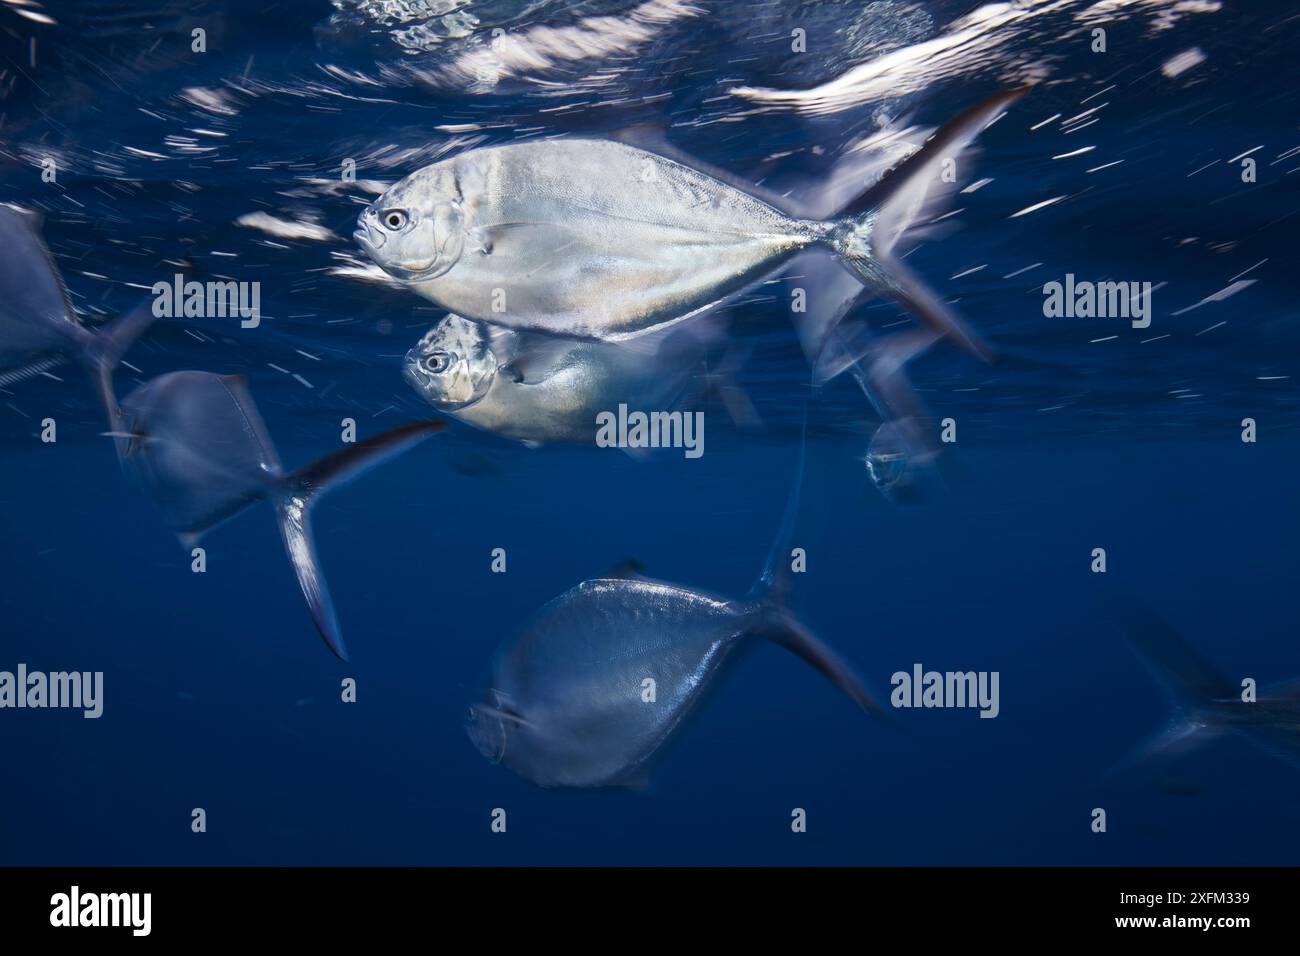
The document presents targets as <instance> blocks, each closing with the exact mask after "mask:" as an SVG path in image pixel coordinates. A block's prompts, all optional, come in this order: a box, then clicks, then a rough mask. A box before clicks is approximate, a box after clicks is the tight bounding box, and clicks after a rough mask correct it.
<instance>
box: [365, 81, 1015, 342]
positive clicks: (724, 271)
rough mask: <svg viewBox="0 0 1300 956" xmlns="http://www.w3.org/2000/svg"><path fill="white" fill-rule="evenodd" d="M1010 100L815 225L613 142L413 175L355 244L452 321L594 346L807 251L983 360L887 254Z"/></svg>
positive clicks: (475, 159) (505, 155)
mask: <svg viewBox="0 0 1300 956" xmlns="http://www.w3.org/2000/svg"><path fill="white" fill-rule="evenodd" d="M1022 92H1023V91H1021V90H1016V91H1013V92H1008V93H1002V94H999V95H998V96H995V97H993V98H992V99H990V100H988V101H986V102H985V103H983V104H981V105H979V106H977V107H975V108H973V109H971V110H969V111H967V112H966V113H964V114H963V115H962V116H960V117H958V118H957V119H956V120H954V121H952V122H951V123H949V124H948V125H947V126H945V127H943V128H942V129H940V130H939V131H938V132H937V133H936V134H935V136H934V137H933V138H932V139H931V140H930V141H929V142H928V143H927V144H926V145H925V146H924V147H923V148H922V149H920V150H919V151H918V152H917V153H915V154H914V155H912V156H911V157H909V158H908V159H906V160H904V161H903V162H902V163H901V164H900V165H899V166H898V167H897V168H895V169H894V170H893V171H892V172H891V173H890V174H888V175H886V176H885V177H884V178H882V179H881V180H880V181H879V182H877V183H875V184H874V185H872V186H871V187H869V188H868V189H867V190H866V191H865V192H863V193H862V194H860V195H859V196H858V197H857V198H856V199H854V200H853V201H851V202H849V203H848V205H847V206H845V207H844V208H842V209H840V210H839V212H838V214H837V215H835V216H832V217H831V218H828V219H811V218H803V217H800V216H797V215H792V214H791V213H790V212H788V211H785V210H782V209H780V208H778V207H777V206H776V205H773V204H772V203H770V202H767V201H764V200H763V199H760V198H758V197H757V196H756V195H753V194H752V192H750V191H747V190H743V189H739V188H736V187H734V186H731V185H728V184H727V183H725V182H723V181H722V180H720V179H718V178H716V177H714V176H710V175H708V174H706V173H704V172H701V171H699V170H697V169H694V168H692V167H691V166H688V165H683V164H681V163H678V162H675V161H673V160H670V159H667V158H665V157H663V156H660V155H657V154H655V153H652V152H647V151H645V150H642V149H638V148H636V147H633V146H629V145H625V144H623V143H619V142H609V141H602V140H576V139H553V140H540V141H536V142H522V143H511V144H507V145H503V146H492V147H485V148H478V149H472V150H469V151H467V152H464V153H461V154H460V155H457V156H454V157H452V158H450V159H446V160H442V161H440V162H437V163H434V164H432V165H430V166H426V167H424V168H423V169H421V170H419V171H417V172H415V173H412V174H411V175H410V176H408V177H406V178H405V179H404V180H402V181H401V182H399V183H398V184H397V185H395V186H393V187H392V188H391V189H389V190H388V191H387V192H386V193H384V195H382V196H381V197H379V199H377V200H375V202H373V203H372V204H371V205H370V206H369V207H368V208H367V209H366V210H365V211H364V212H363V213H362V214H361V216H360V218H359V220H358V228H357V230H356V232H355V233H354V236H355V238H356V240H357V242H358V243H359V244H360V245H361V247H362V248H363V249H364V250H365V252H366V253H367V254H368V255H369V256H370V258H371V259H373V260H374V261H375V263H376V264H378V265H379V266H380V267H381V268H383V269H384V270H385V271H387V272H388V273H389V274H390V275H392V276H394V277H396V278H398V279H400V280H402V281H403V282H405V283H406V284H407V285H409V286H410V288H411V289H412V290H413V291H415V292H417V293H418V294H420V295H422V296H424V297H425V298H427V299H430V300H431V301H433V302H435V303H437V304H438V305H440V306H442V307H444V308H446V309H448V310H450V311H452V312H454V313H456V314H458V315H462V316H464V317H466V318H468V319H473V320H477V321H481V322H489V323H493V324H496V325H504V326H508V327H511V328H517V329H533V330H536V331H541V332H548V333H551V334H554V335H561V336H567V337H570V338H591V339H600V340H605V341H619V340H622V339H626V338H629V337H631V336H635V335H638V334H640V333H642V332H644V331H646V330H647V329H653V328H656V327H659V326H662V325H666V324H669V323H673V322H678V321H681V320H683V319H687V318H690V317H692V316H694V315H698V314H700V313H702V312H705V311H707V310H709V309H711V308H712V307H714V306H716V305H717V304H718V303H720V302H721V301H722V300H724V299H726V298H728V297H729V296H732V295H733V294H735V293H737V292H740V291H741V290H743V289H745V288H746V287H748V286H750V285H751V284H753V283H754V282H756V281H758V280H759V279H762V278H763V277H764V276H766V275H768V274H769V273H771V272H773V271H775V270H776V269H777V268H778V267H780V266H782V265H783V264H784V263H786V262H787V261H788V260H789V259H790V258H792V257H793V256H795V255H796V254H798V253H799V252H801V251H805V250H810V249H813V248H820V249H822V250H825V251H828V252H830V253H832V254H834V255H836V256H837V257H838V258H839V261H840V262H842V263H843V264H844V265H845V266H846V267H847V268H848V269H849V270H851V271H852V272H853V273H854V274H856V275H857V276H858V278H859V279H860V280H862V281H863V282H865V283H867V284H868V285H869V286H871V287H872V288H874V289H877V290H879V291H881V292H883V293H885V294H886V295H888V296H890V297H892V298H894V299H896V300H897V301H899V302H900V303H902V304H903V305H904V306H906V307H907V308H909V309H911V310H912V311H913V312H915V313H916V314H917V315H918V316H919V317H920V318H922V319H923V320H924V321H925V322H927V323H928V324H930V325H932V326H933V327H934V328H936V329H937V330H939V331H941V332H943V333H945V334H949V335H952V336H953V337H954V338H955V339H956V340H957V341H958V342H960V343H961V344H962V345H964V346H965V347H966V348H968V349H969V350H971V351H974V352H976V353H977V354H983V353H984V349H983V347H982V346H981V344H980V343H979V342H978V340H977V339H976V338H975V337H974V336H973V335H972V334H971V333H969V332H967V331H966V330H965V329H964V328H963V327H962V326H961V324H960V322H959V321H958V320H957V318H956V316H955V315H953V314H952V312H951V311H950V310H949V309H948V307H947V306H946V305H944V304H943V302H942V301H941V300H940V299H939V298H938V297H937V296H936V295H935V294H934V293H933V292H931V291H930V290H929V289H927V288H926V287H925V286H924V285H923V284H922V283H921V282H920V281H919V280H918V279H916V278H915V277H914V276H912V275H911V273H910V272H909V271H908V270H907V268H906V267H905V266H904V265H903V264H902V263H901V262H900V261H898V259H897V258H896V257H895V256H894V255H893V249H894V246H895V244H896V243H897V241H898V239H899V238H900V236H901V235H902V234H903V233H904V231H905V230H906V229H907V228H908V227H909V226H910V225H911V223H912V220H913V218H914V217H915V215H916V212H917V210H918V208H919V207H920V206H921V205H922V203H923V200H924V199H925V196H926V193H927V191H928V190H929V189H930V188H931V187H932V186H934V185H936V184H938V183H939V182H940V180H941V176H942V173H943V171H944V169H945V167H944V163H945V161H952V162H956V160H957V157H958V155H959V153H960V152H961V150H962V149H963V148H964V147H965V146H966V145H967V144H968V143H969V142H970V141H971V140H973V139H974V138H975V136H976V135H977V134H978V133H979V132H980V130H982V129H983V128H984V127H985V126H986V125H987V124H988V123H989V122H991V121H992V120H993V119H994V118H995V117H996V116H998V115H999V114H1000V113H1001V112H1002V111H1003V110H1004V109H1006V107H1007V106H1008V105H1009V104H1010V103H1012V102H1013V101H1014V100H1016V99H1017V98H1018V97H1019V96H1020V95H1021V94H1022Z"/></svg>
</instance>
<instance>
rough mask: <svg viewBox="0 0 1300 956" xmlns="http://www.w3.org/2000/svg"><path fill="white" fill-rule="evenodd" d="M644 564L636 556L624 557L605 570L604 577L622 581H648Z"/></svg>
mask: <svg viewBox="0 0 1300 956" xmlns="http://www.w3.org/2000/svg"><path fill="white" fill-rule="evenodd" d="M644 572H645V565H644V564H642V563H641V562H640V561H638V560H637V559H636V558H624V559H623V560H622V561H620V562H618V564H616V565H614V566H613V567H612V568H610V569H609V570H608V571H606V572H605V574H604V577H606V578H618V579H620V580H623V581H648V580H650V579H649V578H647V577H646V576H645V573H644Z"/></svg>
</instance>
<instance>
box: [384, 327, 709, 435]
mask: <svg viewBox="0 0 1300 956" xmlns="http://www.w3.org/2000/svg"><path fill="white" fill-rule="evenodd" d="M655 337H656V338H657V337H658V336H655ZM664 339H665V340H664V341H663V342H661V343H658V344H657V347H656V348H654V349H653V350H650V349H641V348H629V347H627V346H624V345H616V344H613V343H607V342H595V341H591V340H587V339H562V338H557V337H555V336H550V335H539V334H537V333H530V332H515V331H512V330H510V329H503V328H500V327H497V326H489V325H487V324H486V323H483V322H474V321H471V320H469V319H464V318H461V317H460V316H458V315H448V316H447V317H446V318H444V319H443V320H442V321H441V322H439V323H438V324H437V325H436V326H434V327H433V328H432V329H430V330H429V332H428V333H427V334H425V336H424V338H422V339H421V340H420V343H419V344H418V345H417V346H416V347H415V348H413V349H411V351H410V352H408V353H407V355H406V363H405V369H404V371H405V374H406V380H407V381H408V382H409V383H410V384H411V386H412V387H413V388H414V389H415V390H416V391H417V392H419V393H420V394H421V395H422V396H423V397H424V398H425V399H426V400H427V401H428V402H429V403H430V404H431V405H433V406H434V407H435V408H437V409H438V410H440V411H442V412H445V413H447V414H448V415H451V416H453V417H455V418H458V419H460V420H461V421H463V422H466V423H467V424H470V425H474V426H476V427H478V428H482V429H485V430H487V431H490V432H494V433H496V434H498V435H501V436H503V437H505V438H513V439H516V440H518V441H522V442H527V443H529V444H546V443H550V442H568V443H574V444H591V443H593V442H594V441H595V440H596V433H597V418H596V416H597V415H599V414H600V413H601V412H607V411H611V410H613V409H616V408H618V406H619V405H620V404H626V405H627V406H628V407H629V408H634V409H646V410H650V409H654V410H669V409H672V408H673V407H674V406H676V405H679V404H682V402H683V399H685V398H687V397H688V395H689V393H690V392H691V385H692V383H693V381H694V380H696V379H697V378H699V379H703V378H706V376H705V375H704V374H703V373H704V366H703V358H704V343H703V341H702V340H701V339H700V338H699V337H698V336H696V335H694V334H693V333H692V332H691V331H690V330H680V331H677V330H674V331H672V332H671V333H670V334H669V335H667V336H664Z"/></svg>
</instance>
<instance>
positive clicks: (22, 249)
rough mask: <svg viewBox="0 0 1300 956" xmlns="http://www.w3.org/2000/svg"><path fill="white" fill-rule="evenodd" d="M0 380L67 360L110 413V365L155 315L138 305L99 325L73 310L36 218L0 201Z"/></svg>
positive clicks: (19, 377)
mask: <svg viewBox="0 0 1300 956" xmlns="http://www.w3.org/2000/svg"><path fill="white" fill-rule="evenodd" d="M0 247H3V250H4V252H3V255H0V386H8V385H13V384H16V383H17V382H21V381H23V380H24V379H27V378H31V377H33V376H35V375H40V374H42V373H44V372H47V371H49V370H50V369H52V368H56V367H58V366H59V365H62V364H63V363H64V362H67V361H69V360H77V361H80V363H81V364H82V365H83V366H84V367H85V369H86V371H87V372H88V373H89V374H90V377H91V379H92V381H93V382H94V384H95V388H96V390H97V391H98V393H99V396H100V398H101V400H103V402H104V405H105V408H107V409H108V411H109V417H110V419H111V418H112V414H113V411H112V406H113V403H114V399H113V387H112V375H113V371H112V370H113V368H114V366H116V364H117V362H118V359H119V358H120V357H121V355H122V354H123V353H124V352H125V351H126V349H127V348H128V347H129V346H130V344H131V343H132V342H133V341H135V339H136V338H137V337H138V336H139V335H140V334H141V333H142V332H143V331H144V330H145V329H146V328H147V327H148V326H149V324H150V323H151V322H152V321H153V312H152V310H151V309H149V308H140V309H136V310H135V311H133V312H131V313H129V314H127V315H126V316H124V317H122V318H120V319H118V320H117V321H116V322H114V323H113V324H111V325H109V326H107V327H106V328H102V329H93V328H88V327H87V326H84V325H82V324H81V323H80V322H79V321H77V315H76V312H75V310H74V309H73V308H72V301H71V299H69V297H68V290H67V289H66V288H65V287H64V285H63V279H62V277H61V276H60V275H59V270H58V267H57V266H55V264H54V257H53V256H51V255H50V251H49V249H47V248H46V246H45V243H44V242H43V241H42V240H41V236H40V232H39V230H38V229H37V222H36V218H35V217H34V216H32V215H31V214H28V213H23V212H19V211H18V210H16V209H14V208H13V207H11V206H5V205H0Z"/></svg>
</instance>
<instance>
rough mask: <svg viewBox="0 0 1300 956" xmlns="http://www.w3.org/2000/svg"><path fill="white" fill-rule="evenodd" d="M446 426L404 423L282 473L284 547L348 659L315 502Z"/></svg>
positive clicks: (279, 503)
mask: <svg viewBox="0 0 1300 956" xmlns="http://www.w3.org/2000/svg"><path fill="white" fill-rule="evenodd" d="M446 427H447V426H446V422H441V421H427V422H416V423H415V424H412V425H403V426H402V427H401V428H394V429H393V430H392V431H387V432H384V433H383V434H382V435H376V436H375V437H374V438H370V439H367V440H366V441H363V442H358V443H357V444H355V445H349V446H348V447H347V448H344V449H342V450H341V451H336V452H334V453H333V454H332V455H327V456H325V457H324V458H322V459H320V460H319V461H315V462H312V463H311V464H310V465H307V466H306V467H304V468H300V469H299V470H298V471H295V472H293V473H292V474H289V475H286V476H285V477H284V478H283V488H282V490H281V492H280V493H279V494H278V495H277V496H276V498H275V500H274V504H275V516H276V519H277V521H278V522H279V525H280V536H281V538H282V539H283V540H284V549H285V552H286V553H287V554H288V555H289V561H290V563H291V564H293V570H294V574H296V575H297V577H298V586H299V587H300V588H302V595H303V597H304V598H306V600H307V607H308V608H309V609H310V611H311V616H312V620H314V621H315V622H316V628H317V630H319V631H320V635H321V637H322V639H324V641H325V645H326V646H327V647H328V648H329V649H330V650H331V651H333V652H334V654H335V656H337V657H338V658H340V659H341V660H347V659H348V654H347V649H346V647H345V646H344V644H343V635H342V633H341V632H340V630H339V625H338V619H337V618H336V616H335V614H334V602H333V601H332V600H330V594H329V588H328V587H327V586H326V584H325V575H324V572H323V571H322V570H321V564H320V558H319V557H318V555H317V553H316V542H315V539H314V537H313V536H312V531H311V508H312V505H313V504H315V502H316V500H317V499H318V498H319V497H320V496H321V495H323V494H325V493H326V492H328V491H330V490H331V489H333V488H337V487H339V486H340V485H342V484H344V483H345V482H347V481H349V480H351V479H352V478H355V477H356V476H357V475H359V474H361V473H362V472H363V471H366V470H367V469H369V468H372V467H374V466H375V465H377V464H379V463H381V462H384V461H387V460H388V459H390V458H392V457H394V456H396V455H398V454H401V453H402V452H403V451H405V450H406V449H408V448H410V447H411V446H413V445H416V444H418V443H419V442H421V441H423V440H424V439H426V438H428V437H429V436H430V435H432V434H434V433H435V432H438V431H441V430H442V429H443V428H446Z"/></svg>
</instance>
